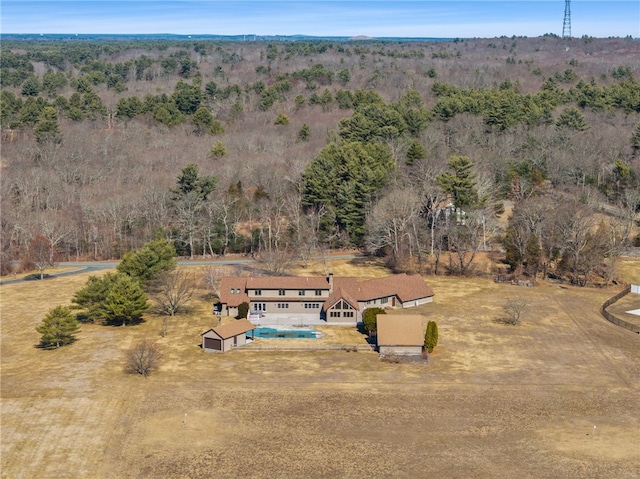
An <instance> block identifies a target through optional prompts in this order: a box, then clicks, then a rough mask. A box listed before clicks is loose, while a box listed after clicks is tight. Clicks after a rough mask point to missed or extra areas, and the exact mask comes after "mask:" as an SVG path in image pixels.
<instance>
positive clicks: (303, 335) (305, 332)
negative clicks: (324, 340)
mask: <svg viewBox="0 0 640 479" xmlns="http://www.w3.org/2000/svg"><path fill="white" fill-rule="evenodd" d="M247 337H249V338H263V339H317V338H318V337H320V333H318V332H317V331H314V330H313V329H277V328H264V327H262V328H256V329H254V330H253V331H248V332H247Z"/></svg>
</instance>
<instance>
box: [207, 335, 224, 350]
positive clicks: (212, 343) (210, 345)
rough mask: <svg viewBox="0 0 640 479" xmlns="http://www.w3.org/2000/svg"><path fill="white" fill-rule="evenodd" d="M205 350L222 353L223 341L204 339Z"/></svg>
mask: <svg viewBox="0 0 640 479" xmlns="http://www.w3.org/2000/svg"><path fill="white" fill-rule="evenodd" d="M204 348H205V349H215V350H216V351H222V340H220V339H216V338H204Z"/></svg>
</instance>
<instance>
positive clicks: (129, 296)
mask: <svg viewBox="0 0 640 479" xmlns="http://www.w3.org/2000/svg"><path fill="white" fill-rule="evenodd" d="M100 309H101V311H102V315H103V316H104V318H105V320H106V321H107V322H109V323H112V324H115V323H122V326H124V325H125V324H126V323H127V321H129V322H139V321H140V320H141V318H142V315H143V314H144V312H145V311H147V310H148V309H149V303H148V302H147V295H146V294H145V292H144V291H143V290H142V287H141V286H140V283H139V282H138V280H136V279H134V278H132V277H131V276H127V275H125V274H119V275H117V277H116V279H115V281H114V283H113V285H112V286H111V288H110V289H109V292H108V293H107V296H106V298H105V299H104V302H103V303H102V305H101V307H100Z"/></svg>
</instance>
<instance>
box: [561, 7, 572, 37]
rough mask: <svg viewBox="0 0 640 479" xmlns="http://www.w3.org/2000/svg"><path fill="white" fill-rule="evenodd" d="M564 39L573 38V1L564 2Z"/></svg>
mask: <svg viewBox="0 0 640 479" xmlns="http://www.w3.org/2000/svg"><path fill="white" fill-rule="evenodd" d="M562 38H571V0H565V2H564V22H562Z"/></svg>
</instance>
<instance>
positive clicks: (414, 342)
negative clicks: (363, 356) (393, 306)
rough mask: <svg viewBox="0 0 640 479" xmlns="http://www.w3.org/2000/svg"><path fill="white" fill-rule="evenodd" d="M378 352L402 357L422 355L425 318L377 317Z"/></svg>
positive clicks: (417, 315) (394, 315) (415, 316)
mask: <svg viewBox="0 0 640 479" xmlns="http://www.w3.org/2000/svg"><path fill="white" fill-rule="evenodd" d="M376 321H377V330H378V334H377V337H378V352H379V353H380V354H381V355H385V354H389V353H393V354H397V355H399V356H400V355H402V356H417V355H420V354H422V347H423V346H424V328H423V326H422V324H423V316H422V315H420V314H379V315H377V316H376Z"/></svg>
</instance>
